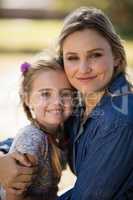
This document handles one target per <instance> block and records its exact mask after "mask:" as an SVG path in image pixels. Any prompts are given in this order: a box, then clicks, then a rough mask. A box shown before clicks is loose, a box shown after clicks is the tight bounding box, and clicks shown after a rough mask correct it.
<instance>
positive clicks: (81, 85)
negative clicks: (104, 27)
mask: <svg viewBox="0 0 133 200" xmlns="http://www.w3.org/2000/svg"><path fill="white" fill-rule="evenodd" d="M62 49H63V60H64V68H65V72H66V74H67V77H68V79H69V81H70V83H71V84H72V85H73V86H74V87H75V88H76V89H78V90H79V91H80V92H82V93H84V94H92V93H94V92H97V91H100V90H102V89H103V88H104V87H105V86H106V85H107V84H108V83H109V81H110V80H111V78H112V75H113V72H114V67H115V66H116V65H117V60H116V59H115V57H114V55H113V53H112V50H111V46H110V44H109V43H108V41H107V40H106V39H105V38H104V37H102V36H101V35H100V34H99V33H98V32H97V31H95V30H92V29H85V30H82V31H76V32H74V33H72V34H70V35H69V36H68V37H67V38H66V39H65V40H64V42H63V47H62Z"/></svg>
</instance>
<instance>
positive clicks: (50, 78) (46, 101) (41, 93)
mask: <svg viewBox="0 0 133 200" xmlns="http://www.w3.org/2000/svg"><path fill="white" fill-rule="evenodd" d="M28 106H29V107H30V110H31V113H33V115H34V116H33V117H35V118H36V120H37V121H38V122H39V123H40V124H42V125H44V126H46V127H47V126H52V127H55V128H56V127H58V126H59V125H60V124H61V123H63V122H64V120H66V119H67V118H68V117H69V116H70V115H71V113H72V88H71V86H70V83H69V82H68V80H67V78H66V75H65V72H63V71H59V70H57V71H55V70H48V71H44V72H41V73H39V74H38V75H37V76H36V77H35V79H34V81H33V83H32V90H31V93H30V96H29V99H28Z"/></svg>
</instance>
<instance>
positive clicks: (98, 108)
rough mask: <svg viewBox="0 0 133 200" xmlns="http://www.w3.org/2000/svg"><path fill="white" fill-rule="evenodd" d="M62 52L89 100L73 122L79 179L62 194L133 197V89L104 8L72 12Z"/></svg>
mask: <svg viewBox="0 0 133 200" xmlns="http://www.w3.org/2000/svg"><path fill="white" fill-rule="evenodd" d="M59 55H60V56H59V57H60V62H63V64H64V69H65V72H66V74H67V77H68V79H69V81H70V83H71V84H72V85H73V86H74V87H75V88H76V89H77V90H79V91H80V92H81V93H82V97H83V99H84V102H85V103H84V108H83V109H81V108H79V109H77V110H78V111H77V112H76V113H75V116H73V117H72V118H71V119H70V121H69V123H68V124H67V128H68V130H69V127H70V138H71V146H72V148H71V149H72V152H73V159H72V160H73V171H74V172H75V174H76V176H77V181H76V183H75V186H74V188H73V189H71V190H70V191H68V192H67V193H65V194H64V195H63V196H61V197H59V200H61V199H62V200H105V199H106V200H112V199H113V200H116V199H117V200H126V199H133V191H132V188H133V162H132V160H133V153H132V146H133V113H132V108H133V95H132V93H131V86H130V84H129V82H128V81H127V80H126V78H125V69H126V56H125V50H124V47H123V45H122V43H121V40H120V38H119V36H118V35H117V34H116V32H115V30H114V28H113V26H112V24H111V22H110V21H109V19H108V18H107V16H105V15H104V13H102V12H101V11H100V10H98V9H95V8H88V7H83V8H80V9H77V10H76V11H74V12H73V13H71V14H70V15H69V16H68V17H67V18H66V21H65V23H64V27H63V29H62V31H61V34H60V40H59Z"/></svg>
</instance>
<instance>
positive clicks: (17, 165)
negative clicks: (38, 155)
mask: <svg viewBox="0 0 133 200" xmlns="http://www.w3.org/2000/svg"><path fill="white" fill-rule="evenodd" d="M36 165H37V162H36V160H34V162H31V161H30V160H29V159H28V156H26V155H23V154H21V153H19V152H14V153H8V154H5V155H2V154H1V155H0V184H1V185H2V186H3V187H4V188H6V189H8V191H10V193H15V194H21V193H22V192H23V191H25V189H26V188H27V187H28V186H29V185H30V182H31V179H32V177H33V176H34V174H35V172H36Z"/></svg>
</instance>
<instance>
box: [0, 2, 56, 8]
mask: <svg viewBox="0 0 133 200" xmlns="http://www.w3.org/2000/svg"><path fill="white" fill-rule="evenodd" d="M53 1H54V0H0V4H1V6H2V8H9V9H20V8H21V9H29V8H31V9H44V8H45V9H47V8H49V9H50V7H51V5H52V3H53Z"/></svg>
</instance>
